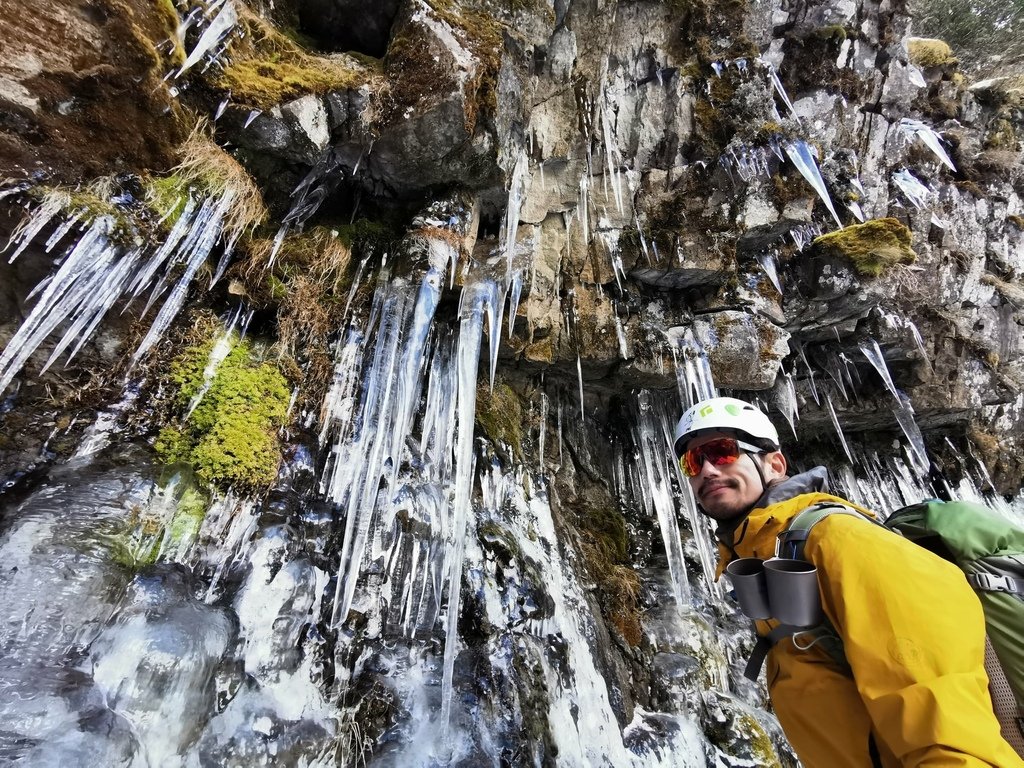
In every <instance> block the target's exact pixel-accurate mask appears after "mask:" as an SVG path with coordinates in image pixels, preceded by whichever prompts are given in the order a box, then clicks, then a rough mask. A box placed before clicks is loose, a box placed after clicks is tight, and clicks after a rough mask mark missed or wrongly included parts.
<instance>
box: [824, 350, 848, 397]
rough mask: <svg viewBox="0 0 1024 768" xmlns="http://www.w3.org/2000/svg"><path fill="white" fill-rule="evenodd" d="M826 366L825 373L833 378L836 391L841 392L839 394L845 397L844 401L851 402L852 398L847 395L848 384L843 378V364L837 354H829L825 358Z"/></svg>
mask: <svg viewBox="0 0 1024 768" xmlns="http://www.w3.org/2000/svg"><path fill="white" fill-rule="evenodd" d="M825 360H826V363H827V364H826V366H825V372H826V373H827V374H828V375H829V376H831V377H832V381H834V382H835V383H836V389H838V390H839V394H841V395H842V396H843V400H846V401H847V402H849V400H850V397H849V396H848V395H847V394H846V383H845V381H844V377H843V371H842V363H841V362H840V360H839V357H838V356H837V355H836V353H835V352H829V353H828V355H827V356H826V357H825Z"/></svg>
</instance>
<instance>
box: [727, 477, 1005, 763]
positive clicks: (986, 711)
mask: <svg viewBox="0 0 1024 768" xmlns="http://www.w3.org/2000/svg"><path fill="white" fill-rule="evenodd" d="M812 473H813V471H812ZM813 479H815V478H814V477H812V480H813ZM801 480H803V481H804V482H803V483H801V482H800V481H801ZM812 485H813V483H812ZM786 486H790V489H791V490H796V491H797V493H798V495H794V496H791V497H789V498H782V499H781V500H778V501H775V499H778V498H779V496H780V495H781V496H785V493H784V491H785V489H786ZM807 486H808V483H807V481H806V480H805V479H804V476H797V477H794V478H791V479H790V480H788V481H786V482H785V483H784V484H782V485H780V486H777V487H776V488H773V489H771V490H770V491H769V494H768V496H769V498H768V501H769V502H774V503H768V505H767V506H765V507H760V508H755V509H754V510H753V511H752V512H751V513H750V515H748V516H747V518H746V519H745V520H744V521H743V522H742V523H741V524H740V525H739V526H738V527H737V529H736V531H735V532H734V533H733V541H732V542H731V548H730V547H726V546H725V545H723V544H721V543H720V544H719V552H720V554H721V561H720V563H719V573H721V570H722V569H723V568H724V566H725V564H726V563H728V562H729V560H730V559H732V558H733V557H759V558H762V559H767V558H769V557H772V556H773V555H774V553H775V540H776V536H777V535H778V534H779V533H781V532H782V531H783V530H784V529H785V528H786V525H787V524H788V522H789V520H790V519H791V518H792V517H793V516H794V515H796V514H797V513H799V512H800V511H802V510H804V509H806V508H807V507H809V506H811V505H812V504H816V503H818V502H822V501H831V502H836V503H841V504H846V505H849V506H853V507H855V508H857V509H860V507H856V505H853V504H850V502H848V501H846V500H845V499H840V498H838V497H836V496H831V495H829V494H827V493H822V492H811V493H799V491H800V490H803V489H806V487H807ZM780 491H782V493H780ZM862 511H865V512H866V510H862ZM866 513H867V514H869V515H870V514H871V513H870V512H866ZM804 556H805V558H807V559H808V560H810V561H811V562H812V563H814V565H815V566H816V567H817V569H818V583H819V589H820V592H821V599H822V607H823V609H824V611H825V614H826V615H827V616H828V618H829V620H830V621H831V622H832V624H833V626H834V627H835V628H836V631H837V632H838V633H839V635H840V636H841V637H842V640H843V644H844V650H845V653H846V658H847V661H848V662H849V666H850V669H851V670H852V672H853V677H852V678H851V677H850V676H849V671H844V669H843V668H842V666H841V665H840V664H839V663H837V662H836V661H835V660H834V659H833V658H832V656H830V655H829V654H828V652H827V651H826V650H824V649H823V648H822V647H821V645H815V646H812V647H810V648H809V649H807V650H799V649H798V648H797V647H795V646H794V643H793V639H792V638H785V639H783V640H782V641H781V642H780V643H779V644H778V645H776V646H775V648H773V649H772V651H771V652H770V653H769V655H768V664H767V681H768V691H769V694H770V696H771V700H772V705H773V706H774V709H775V712H776V715H777V716H778V718H779V722H780V723H781V724H782V727H783V729H784V730H785V732H786V736H787V738H788V739H789V741H790V744H792V746H793V749H794V750H795V751H796V753H797V755H798V756H799V757H800V760H801V762H802V763H803V765H804V766H805V768H847V767H849V768H854V767H856V768H871V766H873V765H879V764H880V765H882V766H884V768H892V767H895V766H928V767H929V768H932V767H933V766H934V767H935V768H940V767H941V768H947V767H949V768H952V766H999V768H1010V767H1014V768H1019V767H1020V766H1024V762H1022V761H1021V759H1020V758H1019V757H1018V756H1017V754H1016V753H1015V752H1014V751H1013V748H1012V747H1010V745H1009V744H1007V743H1006V742H1005V741H1004V740H1003V739H1002V737H1001V736H1000V733H999V723H998V721H997V720H996V718H995V715H994V714H993V712H992V704H991V700H990V698H989V692H988V677H987V675H986V674H985V668H984V656H985V623H984V616H983V614H982V610H981V604H980V603H979V602H978V600H977V598H976V597H975V595H974V593H973V591H972V590H971V588H970V586H968V584H967V582H966V580H965V579H964V576H963V573H962V572H961V571H960V570H959V569H958V568H957V567H956V566H955V565H953V564H951V563H949V562H947V561H945V560H943V559H942V558H940V557H938V556H936V555H933V554H931V553H930V552H928V551H926V550H924V549H922V548H921V547H919V546H917V545H916V544H913V543H911V542H909V541H907V540H905V539H903V538H901V537H900V536H898V535H896V534H894V533H891V532H889V531H887V530H885V529H883V528H881V527H880V526H877V525H874V524H872V523H870V522H868V521H866V520H861V519H859V518H857V517H853V516H850V515H830V516H829V517H827V518H826V519H824V520H823V521H821V522H820V523H818V525H816V526H815V527H814V528H813V529H812V531H811V534H810V537H809V538H808V540H807V544H806V546H805V549H804ZM775 625H776V622H774V621H758V622H757V631H758V634H761V635H764V634H767V633H768V631H769V630H770V629H771V628H772V627H774V626H775ZM799 641H800V638H799V637H798V638H797V642H799ZM871 743H873V744H874V746H875V747H876V749H877V754H878V761H877V762H873V761H872V756H871V752H872V750H871V747H870V746H869V744H871Z"/></svg>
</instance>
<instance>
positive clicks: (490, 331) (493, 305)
mask: <svg viewBox="0 0 1024 768" xmlns="http://www.w3.org/2000/svg"><path fill="white" fill-rule="evenodd" d="M481 290H482V291H483V292H485V293H486V300H485V303H484V310H485V313H486V315H487V339H488V341H489V342H490V343H489V345H488V349H489V352H490V382H491V389H492V390H493V389H494V374H495V371H497V369H498V349H499V347H500V345H501V313H502V311H503V310H504V308H505V296H504V294H502V293H501V292H500V291H499V290H498V286H497V285H495V284H494V283H491V282H488V283H486V284H485V287H483V288H482V289H481Z"/></svg>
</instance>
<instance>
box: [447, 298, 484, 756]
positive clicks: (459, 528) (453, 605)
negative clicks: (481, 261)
mask: <svg viewBox="0 0 1024 768" xmlns="http://www.w3.org/2000/svg"><path fill="white" fill-rule="evenodd" d="M466 292H468V294H469V295H468V296H465V297H464V301H465V302H466V303H465V311H464V312H463V313H462V314H461V317H460V323H459V349H458V354H457V366H458V398H457V399H458V442H457V444H456V446H455V500H454V503H453V505H452V517H451V528H450V542H451V545H450V547H449V549H448V550H446V552H445V564H444V571H445V573H446V574H447V582H448V608H447V616H446V621H445V642H444V667H443V674H442V680H441V724H442V728H443V729H444V730H445V732H446V733H447V731H448V728H449V723H450V720H451V708H452V696H453V695H454V692H453V689H452V680H453V677H454V671H455V656H456V655H457V650H458V623H459V607H460V601H459V595H460V593H461V587H462V559H463V555H464V553H465V546H466V522H467V518H468V516H469V509H470V492H471V490H472V487H471V486H472V482H473V429H474V417H475V413H476V377H477V365H478V363H479V361H480V341H481V335H482V333H481V332H482V328H483V314H484V306H485V304H486V302H487V301H489V300H490V295H491V294H493V293H494V286H493V285H488V284H477V285H475V286H474V285H470V286H467V287H466V288H465V289H464V293H466ZM446 741H447V739H446Z"/></svg>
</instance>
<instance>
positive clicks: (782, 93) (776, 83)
mask: <svg viewBox="0 0 1024 768" xmlns="http://www.w3.org/2000/svg"><path fill="white" fill-rule="evenodd" d="M768 80H769V82H771V84H772V89H773V90H774V91H775V92H776V93H777V94H779V98H781V99H782V102H783V103H784V104H785V105H786V107H787V108H788V109H789V113H790V114H791V115H792V116H793V117H796V119H797V120H798V121H799V120H800V118H799V117H797V114H796V110H795V109H793V102H791V101H790V100H789V94H788V93H786V89H785V88H784V87H783V86H782V81H781V80H779V75H778V73H777V72H776V71H775V67H773V66H772V65H771V64H769V65H768Z"/></svg>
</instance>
